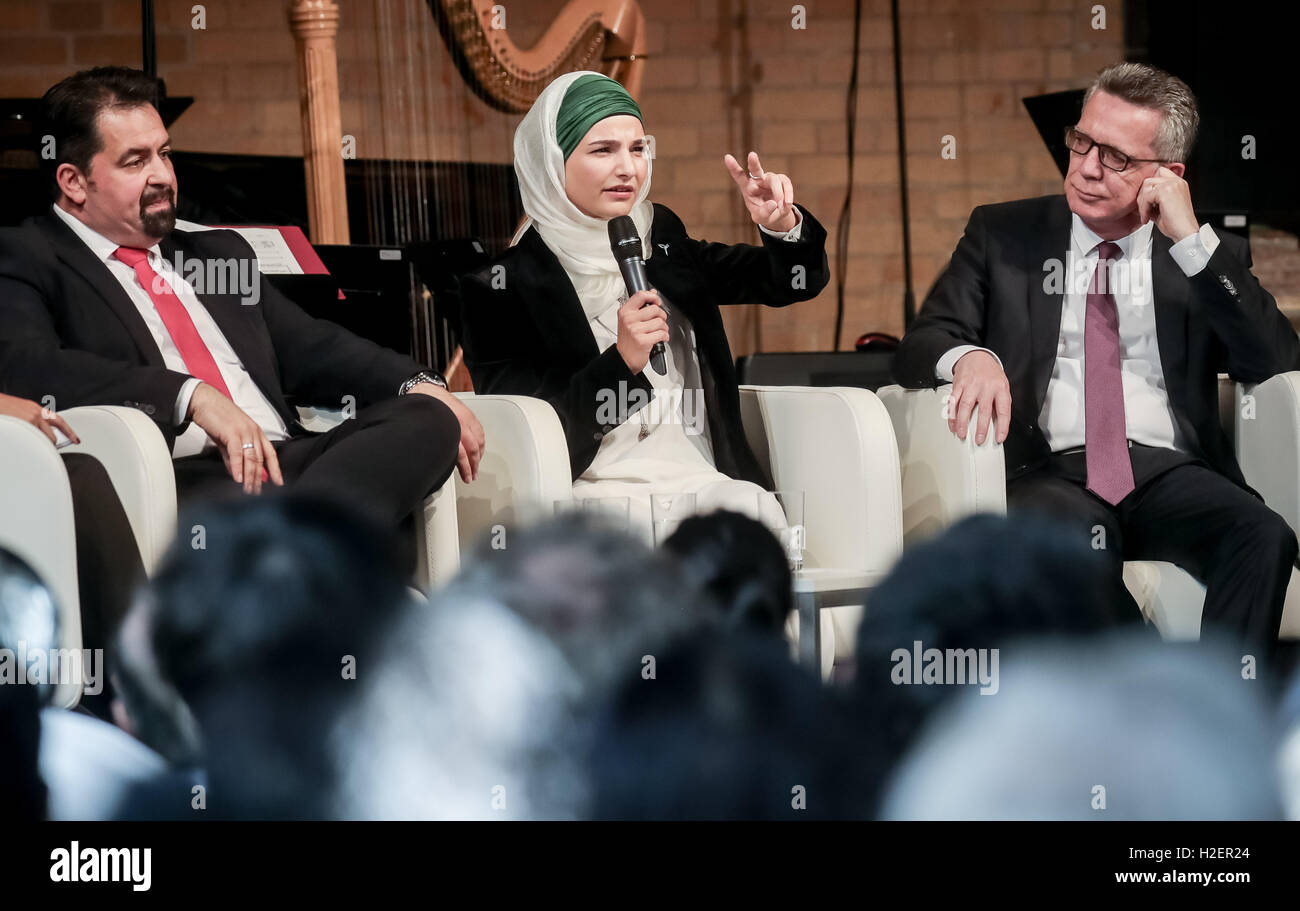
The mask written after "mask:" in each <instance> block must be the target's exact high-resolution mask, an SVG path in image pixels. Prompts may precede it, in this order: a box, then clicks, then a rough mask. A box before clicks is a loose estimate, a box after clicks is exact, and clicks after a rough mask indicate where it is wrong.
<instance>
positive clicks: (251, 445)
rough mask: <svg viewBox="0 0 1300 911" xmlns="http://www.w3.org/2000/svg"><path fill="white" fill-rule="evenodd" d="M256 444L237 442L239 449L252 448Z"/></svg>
mask: <svg viewBox="0 0 1300 911" xmlns="http://www.w3.org/2000/svg"><path fill="white" fill-rule="evenodd" d="M256 445H257V444H256V443H241V444H239V448H240V449H252V448H253V447H254V446H256Z"/></svg>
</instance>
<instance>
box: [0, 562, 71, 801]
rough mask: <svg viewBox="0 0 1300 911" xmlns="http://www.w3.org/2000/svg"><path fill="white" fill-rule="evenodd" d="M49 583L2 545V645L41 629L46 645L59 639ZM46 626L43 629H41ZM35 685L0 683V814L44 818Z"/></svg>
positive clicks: (11, 646)
mask: <svg viewBox="0 0 1300 911" xmlns="http://www.w3.org/2000/svg"><path fill="white" fill-rule="evenodd" d="M53 603H54V602H53V599H52V597H51V596H50V593H49V590H48V589H47V588H46V587H45V584H44V583H43V582H42V581H41V580H40V577H38V576H37V575H36V572H35V571H34V570H33V569H32V568H31V567H30V566H28V565H27V563H26V562H24V561H23V560H21V559H20V558H19V557H17V556H15V555H14V554H12V553H10V552H9V551H7V550H5V549H3V548H0V648H9V649H16V648H17V647H18V643H19V641H20V640H23V639H25V638H26V637H28V636H30V635H31V634H32V633H33V632H34V631H36V630H40V631H41V632H43V633H44V635H41V636H40V639H41V640H42V641H40V642H37V643H32V645H34V646H39V647H42V648H45V647H48V646H51V645H54V644H56V642H57V632H56V630H57V628H58V627H57V619H58V617H57V613H56V612H55V611H54V609H53ZM42 628H43V629H42ZM47 689H48V687H38V686H33V685H31V684H18V683H0V744H4V748H3V749H0V819H15V820H19V821H23V822H29V821H35V820H40V819H44V818H45V809H46V803H45V801H46V788H45V782H43V781H42V780H41V775H40V765H39V754H40V743H41V721H40V718H41V703H42V701H44V699H45V698H46V695H45V694H44V693H43V692H42V690H47Z"/></svg>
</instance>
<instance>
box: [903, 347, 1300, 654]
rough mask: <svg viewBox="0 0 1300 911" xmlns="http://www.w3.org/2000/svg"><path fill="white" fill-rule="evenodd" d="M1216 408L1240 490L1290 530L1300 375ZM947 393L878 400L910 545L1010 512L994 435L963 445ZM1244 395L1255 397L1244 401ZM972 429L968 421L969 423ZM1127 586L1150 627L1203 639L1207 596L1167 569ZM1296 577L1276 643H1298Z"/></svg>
mask: <svg viewBox="0 0 1300 911" xmlns="http://www.w3.org/2000/svg"><path fill="white" fill-rule="evenodd" d="M1220 382H1221V383H1225V384H1227V386H1226V387H1225V388H1224V392H1225V393H1229V392H1230V393H1231V394H1224V395H1221V396H1220V401H1221V403H1222V404H1223V407H1224V408H1225V409H1227V408H1232V409H1233V414H1231V415H1227V414H1225V415H1224V418H1225V421H1224V423H1225V426H1227V427H1230V428H1234V429H1235V444H1236V450H1237V458H1238V460H1239V461H1240V463H1241V466H1242V471H1243V473H1244V474H1245V477H1246V482H1247V483H1248V484H1250V485H1251V486H1252V487H1254V488H1255V489H1256V490H1257V491H1259V493H1260V494H1261V495H1262V496H1263V497H1264V500H1265V502H1266V503H1268V505H1269V506H1270V507H1272V508H1273V509H1274V510H1276V511H1277V512H1278V513H1279V514H1280V515H1282V516H1283V518H1285V519H1286V520H1287V522H1288V523H1290V525H1291V527H1292V529H1295V528H1296V527H1297V521H1298V520H1300V519H1298V517H1300V373H1287V374H1282V375H1280V376H1276V377H1273V378H1272V379H1270V380H1268V381H1267V382H1265V383H1261V384H1259V385H1258V386H1254V387H1247V386H1237V388H1236V389H1235V390H1232V389H1230V388H1229V387H1231V385H1232V384H1230V383H1228V381H1227V380H1226V379H1221V380H1220ZM948 389H949V387H947V386H941V387H939V388H938V389H915V390H905V389H903V388H902V387H900V386H886V387H884V388H882V389H880V390H879V396H880V399H881V401H882V402H884V404H885V407H886V408H887V409H888V410H889V416H890V418H891V420H892V421H893V425H894V435H895V436H896V437H897V439H898V448H899V458H900V461H901V463H902V494H903V527H904V532H903V537H904V542H905V545H907V546H910V545H912V544H914V543H917V542H919V541H922V540H924V539H925V538H928V537H930V536H932V535H934V534H936V533H938V532H940V531H942V530H943V529H945V528H947V527H948V526H949V525H952V524H953V523H954V522H956V521H958V520H959V519H961V518H963V517H964V516H967V515H969V514H971V513H975V512H994V513H1003V512H1005V511H1006V472H1005V466H1004V462H1003V455H1002V447H1001V445H999V444H997V443H995V442H994V441H993V438H992V435H990V436H989V437H988V438H987V439H986V440H985V441H984V445H983V446H976V445H975V434H974V431H973V430H972V431H971V432H970V433H967V435H966V439H965V440H964V441H963V440H959V439H958V438H957V437H956V436H955V435H954V434H952V433H951V432H950V431H949V430H948V424H947V419H946V417H945V416H944V398H945V396H946V395H947V393H948ZM1246 396H1252V398H1251V399H1246V398H1245V397H1246ZM971 426H972V427H973V426H974V420H973V419H972V421H971ZM1124 582H1125V584H1126V585H1127V586H1128V588H1129V590H1130V592H1132V594H1133V596H1134V600H1136V601H1137V603H1138V605H1139V606H1140V607H1141V609H1142V612H1143V614H1144V615H1145V616H1146V617H1147V619H1148V620H1149V621H1150V622H1151V623H1153V624H1155V626H1156V628H1157V629H1158V630H1159V631H1160V633H1161V635H1162V636H1163V637H1164V638H1166V639H1173V640H1190V639H1196V638H1198V637H1199V635H1200V622H1201V610H1202V607H1203V604H1204V600H1205V587H1204V586H1203V585H1201V584H1200V583H1199V582H1197V581H1196V580H1195V579H1193V578H1192V577H1191V576H1189V575H1188V574H1187V573H1186V572H1184V571H1183V570H1182V569H1180V568H1179V567H1177V566H1175V565H1174V564H1172V563H1166V562H1158V561H1134V562H1128V563H1125V564H1124ZM1297 602H1300V574H1298V573H1297V572H1296V571H1295V570H1293V571H1292V575H1291V584H1290V587H1289V589H1288V591H1287V602H1286V609H1285V611H1284V613H1283V616H1282V628H1281V636H1282V638H1288V639H1291V638H1300V604H1298V603H1297Z"/></svg>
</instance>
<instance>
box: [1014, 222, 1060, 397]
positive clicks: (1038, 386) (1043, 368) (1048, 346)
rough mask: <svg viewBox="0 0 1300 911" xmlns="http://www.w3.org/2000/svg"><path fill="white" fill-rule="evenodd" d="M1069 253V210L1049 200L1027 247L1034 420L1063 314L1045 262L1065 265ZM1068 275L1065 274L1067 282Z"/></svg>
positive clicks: (1050, 368)
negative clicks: (1049, 281) (1050, 285)
mask: <svg viewBox="0 0 1300 911" xmlns="http://www.w3.org/2000/svg"><path fill="white" fill-rule="evenodd" d="M1069 252H1070V207H1069V205H1068V204H1067V203H1066V201H1065V197H1064V196H1056V197H1052V200H1051V205H1050V206H1049V207H1048V209H1047V211H1046V212H1045V213H1044V216H1043V219H1042V220H1041V221H1040V222H1039V223H1038V224H1037V225H1034V226H1033V234H1032V239H1031V240H1030V241H1029V243H1028V244H1027V253H1028V261H1027V262H1026V263H1025V264H1024V274H1025V275H1027V276H1028V277H1029V288H1028V289H1027V293H1028V297H1029V344H1030V352H1031V357H1030V364H1032V368H1033V373H1032V376H1031V377H1030V379H1031V382H1032V387H1031V388H1032V389H1033V393H1034V402H1033V409H1032V411H1030V412H1029V413H1030V415H1031V416H1032V417H1033V419H1034V420H1037V417H1038V414H1039V413H1040V412H1041V411H1042V410H1043V400H1044V399H1045V398H1046V397H1047V384H1048V382H1049V381H1050V380H1051V378H1052V366H1053V365H1054V364H1055V363H1056V347H1057V344H1058V342H1059V340H1060V336H1061V316H1062V314H1063V313H1064V311H1065V292H1064V286H1062V290H1061V291H1060V292H1059V293H1050V292H1049V291H1048V288H1047V285H1048V282H1047V278H1048V273H1047V271H1046V270H1045V268H1044V265H1043V264H1044V263H1045V262H1049V261H1053V260H1054V261H1056V262H1059V263H1061V264H1062V265H1063V266H1068V265H1069V262H1068V256H1069ZM1069 279H1070V275H1069V272H1068V270H1067V271H1066V272H1065V281H1066V282H1067V283H1068V282H1069Z"/></svg>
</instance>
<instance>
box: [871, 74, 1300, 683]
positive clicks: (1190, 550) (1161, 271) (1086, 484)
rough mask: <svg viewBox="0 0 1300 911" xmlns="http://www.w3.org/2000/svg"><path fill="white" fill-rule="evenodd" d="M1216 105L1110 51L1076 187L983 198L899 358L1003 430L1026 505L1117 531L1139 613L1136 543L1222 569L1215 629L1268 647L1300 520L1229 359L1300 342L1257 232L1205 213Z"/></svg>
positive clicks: (982, 433)
mask: <svg viewBox="0 0 1300 911" xmlns="http://www.w3.org/2000/svg"><path fill="white" fill-rule="evenodd" d="M1198 120H1199V115H1198V113H1197V109H1196V100H1195V98H1194V97H1193V95H1192V93H1191V90H1190V89H1189V88H1188V87H1187V85H1186V84H1184V83H1183V82H1182V81H1181V80H1179V79H1177V78H1176V77H1174V76H1171V75H1169V74H1168V73H1165V72H1162V71H1161V70H1158V69H1156V68H1154V67H1150V66H1146V65H1143V64H1136V63H1122V64H1116V65H1114V66H1110V67H1107V68H1106V69H1104V70H1102V72H1101V73H1100V74H1098V76H1097V78H1096V79H1095V80H1094V82H1093V83H1092V85H1091V86H1090V87H1089V89H1088V92H1087V94H1086V96H1085V99H1084V107H1083V113H1082V116H1081V117H1080V119H1079V122H1078V124H1077V125H1076V126H1074V127H1072V128H1071V129H1070V130H1068V131H1067V133H1066V145H1067V146H1068V147H1069V149H1070V166H1069V171H1068V173H1067V174H1066V177H1065V193H1064V195H1063V196H1061V195H1057V196H1045V197H1040V198H1037V199H1027V200H1019V201H1015V202H1009V203H1002V204H998V205H989V206H980V207H979V208H976V209H975V210H974V212H973V213H972V214H971V218H970V222H969V223H968V224H967V226H966V232H965V235H964V236H963V237H962V239H961V241H960V242H959V243H958V245H957V249H956V252H955V253H954V254H953V257H952V261H951V262H950V263H949V265H948V267H947V268H946V269H945V271H944V272H943V274H942V275H940V277H939V279H938V280H937V281H936V282H935V285H934V287H933V288H932V289H931V290H930V293H929V295H928V296H927V297H926V300H925V302H924V304H923V305H922V308H921V313H920V314H919V316H918V317H917V319H916V321H915V323H914V324H913V325H912V327H911V328H910V329H909V330H908V332H907V334H906V336H905V337H904V339H903V343H902V345H901V347H900V348H899V350H898V354H897V356H896V358H895V361H894V368H893V369H894V376H895V378H896V379H897V380H898V381H899V382H900V383H902V384H903V385H905V386H909V387H913V388H916V387H933V386H937V385H939V384H940V383H943V382H951V383H952V391H951V397H950V399H949V403H948V415H949V417H948V425H949V428H950V429H951V430H952V431H953V432H954V433H956V434H957V436H958V437H960V438H961V439H963V440H964V439H965V438H966V433H967V427H968V426H969V425H970V421H971V416H972V414H974V415H975V418H976V420H975V424H974V433H975V441H976V443H977V444H981V445H982V444H983V443H984V441H985V439H986V437H987V436H988V435H989V433H990V432H991V433H992V434H993V437H994V439H995V440H996V441H997V442H999V443H1003V444H1004V446H1005V449H1004V454H1005V457H1006V467H1007V505H1008V508H1009V510H1012V511H1017V510H1020V511H1037V512H1046V513H1049V514H1051V515H1052V516H1054V517H1055V518H1057V519H1058V520H1061V521H1067V522H1070V523H1072V524H1074V525H1076V526H1077V527H1078V529H1079V534H1080V535H1081V536H1082V535H1087V538H1081V540H1088V541H1090V542H1092V543H1093V546H1094V547H1099V546H1104V551H1105V553H1106V554H1107V555H1108V556H1110V557H1112V558H1113V559H1112V560H1110V561H1109V570H1108V573H1107V577H1106V578H1105V579H1102V580H1099V584H1102V585H1105V586H1107V587H1109V589H1110V590H1111V591H1112V592H1113V600H1114V603H1115V605H1116V611H1117V616H1118V617H1119V618H1121V619H1124V620H1134V619H1137V618H1138V617H1139V616H1140V614H1139V612H1138V609H1137V606H1136V605H1135V604H1134V603H1133V599H1132V597H1131V596H1130V595H1129V594H1128V592H1127V590H1126V589H1125V587H1124V585H1123V580H1122V571H1123V560H1126V559H1129V560H1134V559H1138V560H1141V559H1145V560H1167V561H1169V562H1172V563H1176V564H1178V565H1179V566H1182V567H1183V568H1184V569H1186V570H1188V571H1189V572H1190V573H1191V574H1192V575H1193V576H1195V577H1196V578H1198V579H1200V580H1202V581H1203V582H1204V583H1205V585H1206V596H1205V608H1204V612H1203V615H1202V629H1212V630H1217V631H1218V632H1219V633H1221V634H1223V633H1226V634H1227V635H1229V636H1231V637H1233V638H1234V639H1235V640H1236V641H1237V642H1239V643H1240V644H1242V646H1243V647H1244V648H1245V649H1246V651H1248V652H1251V653H1254V654H1256V655H1258V656H1259V657H1260V658H1261V659H1264V658H1266V657H1267V656H1268V655H1270V654H1271V653H1272V651H1273V648H1274V646H1275V644H1276V641H1277V635H1278V627H1279V625H1280V622H1281V617H1282V606H1283V598H1284V596H1285V594H1286V586H1287V582H1288V580H1289V579H1290V571H1291V567H1292V565H1293V564H1294V561H1295V558H1296V552H1297V545H1296V537H1295V534H1294V533H1293V532H1292V531H1291V529H1290V528H1289V527H1288V526H1287V524H1286V522H1285V521H1284V520H1283V519H1282V518H1281V517H1280V516H1278V515H1277V514H1276V513H1274V512H1273V511H1272V510H1270V509H1269V508H1268V507H1267V506H1265V505H1264V503H1263V502H1262V501H1261V500H1260V499H1259V497H1258V496H1257V495H1255V493H1254V491H1252V490H1251V489H1250V488H1249V487H1248V486H1247V485H1246V483H1245V480H1244V479H1243V477H1242V474H1241V468H1240V467H1239V466H1238V464H1237V460H1236V458H1235V457H1234V455H1233V451H1232V447H1231V445H1230V444H1229V442H1228V440H1227V438H1226V437H1225V436H1224V434H1223V431H1222V429H1221V428H1220V425H1219V402H1218V384H1217V376H1218V374H1219V373H1220V372H1226V373H1228V374H1229V375H1230V376H1231V377H1232V378H1233V379H1235V380H1239V381H1243V382H1260V381H1263V380H1266V379H1268V378H1269V377H1271V376H1273V375H1274V374H1277V373H1281V372H1284V371H1287V370H1292V369H1295V368H1296V367H1297V366H1300V340H1297V337H1296V333H1295V331H1294V330H1293V329H1292V328H1291V325H1290V324H1289V323H1288V322H1287V320H1286V318H1285V317H1284V316H1283V315H1282V314H1281V312H1279V310H1278V308H1277V304H1276V302H1275V301H1274V300H1273V297H1272V295H1270V294H1269V293H1268V292H1267V291H1265V290H1264V289H1263V288H1262V287H1260V284H1259V282H1258V281H1257V280H1256V279H1255V277H1254V276H1253V275H1252V274H1251V273H1250V265H1251V260H1250V252H1249V248H1248V245H1247V244H1246V242H1245V241H1243V240H1241V239H1239V238H1236V237H1233V236H1230V235H1226V234H1225V235H1222V236H1220V235H1218V234H1216V233H1215V232H1214V230H1213V229H1212V228H1211V227H1210V226H1209V225H1198V222H1197V220H1196V215H1195V213H1194V211H1193V209H1192V202H1191V194H1190V193H1189V191H1188V186H1187V183H1186V181H1185V180H1184V179H1183V175H1184V172H1185V162H1186V160H1187V156H1188V152H1189V151H1190V149H1191V146H1192V142H1193V140H1194V139H1195V135H1196V128H1197V124H1198ZM1103 530H1104V535H1103V534H1099V532H1101V531H1103ZM1099 541H1100V542H1102V545H1098V544H1097V542H1099Z"/></svg>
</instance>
